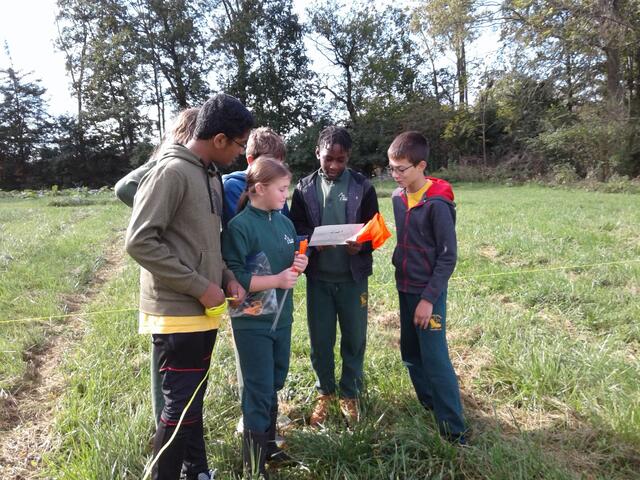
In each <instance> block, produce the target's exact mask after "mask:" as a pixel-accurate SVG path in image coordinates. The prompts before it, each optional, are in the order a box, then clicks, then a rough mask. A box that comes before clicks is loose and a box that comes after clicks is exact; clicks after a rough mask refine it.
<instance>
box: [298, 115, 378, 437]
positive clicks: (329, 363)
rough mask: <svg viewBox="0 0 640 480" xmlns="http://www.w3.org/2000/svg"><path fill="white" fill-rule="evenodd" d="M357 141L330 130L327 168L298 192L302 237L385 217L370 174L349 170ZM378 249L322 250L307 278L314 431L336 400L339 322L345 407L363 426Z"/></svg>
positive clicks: (324, 155) (322, 150) (325, 145)
mask: <svg viewBox="0 0 640 480" xmlns="http://www.w3.org/2000/svg"><path fill="white" fill-rule="evenodd" d="M351 145H352V141H351V137H350V135H349V133H348V132H347V131H346V130H345V129H344V128H340V127H334V126H332V127H327V128H325V129H324V130H322V132H320V136H319V138H318V145H317V147H316V157H317V158H318V160H319V161H320V168H319V169H318V170H317V171H316V172H314V173H312V174H311V175H309V176H307V177H305V178H303V179H302V180H300V182H299V183H298V185H297V187H296V189H295V191H294V192H293V199H292V200H291V214H290V217H291V220H292V221H293V224H294V225H295V227H296V232H297V233H298V235H307V236H309V237H310V236H311V234H312V233H313V230H314V228H315V227H318V226H320V225H337V224H351V223H367V222H368V221H369V220H371V219H372V218H373V217H374V216H375V214H376V213H378V197H377V196H376V191H375V189H374V188H373V185H371V182H369V181H368V180H367V179H366V178H365V177H364V176H363V175H361V174H360V173H357V172H354V171H353V170H351V169H349V168H346V167H347V163H348V161H349V155H350V154H351ZM371 252H372V248H371V243H370V242H366V243H364V244H358V243H355V242H351V243H349V244H348V245H346V246H337V247H327V248H315V249H314V251H313V252H312V254H311V256H310V258H309V266H308V268H307V270H306V273H307V322H308V326H309V339H310V341H311V365H312V366H313V369H314V371H315V374H316V377H317V382H316V388H317V390H318V393H319V397H318V399H317V401H316V405H315V408H314V410H313V413H312V415H311V420H310V425H311V426H317V425H319V424H322V423H324V422H325V420H326V417H327V413H328V408H329V405H330V403H331V402H332V401H333V399H334V398H335V394H336V381H335V373H334V367H335V366H334V356H333V348H334V345H335V342H336V317H337V321H338V322H339V323H340V332H341V335H342V338H341V341H340V353H341V355H342V376H341V379H340V384H339V389H340V391H339V393H340V409H341V411H342V413H343V415H345V417H346V418H347V420H348V421H349V422H350V423H353V422H355V421H357V420H358V417H359V410H358V402H357V399H358V396H359V395H360V392H361V390H362V383H363V382H362V379H363V363H364V351H365V346H366V338H367V307H368V277H369V276H370V275H371V274H372V272H373V259H372V256H371Z"/></svg>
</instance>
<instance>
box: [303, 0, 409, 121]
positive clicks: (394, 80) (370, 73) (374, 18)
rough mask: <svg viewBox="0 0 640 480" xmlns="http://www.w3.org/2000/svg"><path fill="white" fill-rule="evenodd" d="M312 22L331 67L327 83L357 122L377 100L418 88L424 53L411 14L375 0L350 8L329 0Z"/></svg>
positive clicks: (391, 100) (387, 101)
mask: <svg viewBox="0 0 640 480" xmlns="http://www.w3.org/2000/svg"><path fill="white" fill-rule="evenodd" d="M309 17H310V28H311V30H312V32H313V34H314V36H312V37H311V38H312V40H313V41H314V42H315V44H316V46H317V48H318V50H319V51H320V53H321V54H322V55H323V56H324V57H325V59H326V60H327V61H328V62H329V63H330V64H331V66H332V70H333V71H332V72H329V73H328V74H326V75H325V76H324V78H323V84H322V88H323V89H324V90H326V91H327V92H329V93H330V94H331V95H332V97H333V98H334V99H335V101H336V102H337V103H338V104H339V105H341V106H342V107H344V108H346V110H347V112H348V114H349V119H350V121H351V123H352V124H357V123H358V119H359V116H360V115H362V114H363V113H365V112H366V111H367V109H368V108H370V107H371V106H372V105H392V104H394V103H395V102H396V101H398V100H400V99H407V98H410V97H411V96H412V95H413V94H414V92H415V91H416V87H417V83H418V73H417V72H418V69H419V62H420V59H419V58H418V57H417V56H415V55H414V53H413V49H412V45H411V42H410V39H409V31H408V18H407V17H406V15H404V14H403V13H402V12H401V11H400V10H398V9H396V8H391V7H390V8H386V9H384V11H382V12H379V11H378V10H376V8H375V5H374V4H373V2H365V3H358V4H354V5H352V6H351V7H350V8H349V9H348V10H347V9H346V8H345V7H344V6H343V5H342V4H339V3H337V2H336V1H335V0H327V1H325V2H324V3H320V4H317V5H316V6H314V7H312V8H311V9H310V10H309Z"/></svg>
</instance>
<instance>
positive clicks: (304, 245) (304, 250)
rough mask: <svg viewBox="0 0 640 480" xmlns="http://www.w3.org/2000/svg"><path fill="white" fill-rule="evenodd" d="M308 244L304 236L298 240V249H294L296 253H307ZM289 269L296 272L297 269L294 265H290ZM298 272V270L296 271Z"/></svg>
mask: <svg viewBox="0 0 640 480" xmlns="http://www.w3.org/2000/svg"><path fill="white" fill-rule="evenodd" d="M308 245H309V240H307V239H306V238H305V239H304V240H302V241H300V247H299V248H300V250H296V255H298V254H301V255H305V254H306V253H307V246H308ZM291 270H293V271H295V272H297V271H298V270H297V269H296V268H295V267H291ZM298 273H300V272H298Z"/></svg>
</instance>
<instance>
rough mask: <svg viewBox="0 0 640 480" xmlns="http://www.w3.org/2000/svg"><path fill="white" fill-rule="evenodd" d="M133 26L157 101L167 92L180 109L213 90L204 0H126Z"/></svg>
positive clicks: (198, 100)
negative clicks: (210, 77)
mask: <svg viewBox="0 0 640 480" xmlns="http://www.w3.org/2000/svg"><path fill="white" fill-rule="evenodd" d="M126 2H127V5H128V8H129V13H130V21H131V24H132V28H133V29H134V30H135V31H136V33H137V34H138V37H139V39H140V40H139V41H140V44H139V47H140V48H141V49H142V51H143V58H144V61H145V63H146V65H148V66H149V69H150V72H149V76H150V77H151V78H152V79H153V81H154V82H155V86H154V89H157V91H155V100H156V101H157V102H162V105H161V106H160V103H158V105H159V109H162V110H161V111H160V112H159V113H160V114H161V115H160V116H164V110H163V109H164V100H163V98H164V92H163V90H166V93H167V94H168V95H169V98H170V101H171V103H172V104H173V105H174V106H175V107H176V108H178V109H184V108H188V107H189V106H192V105H197V104H200V103H201V102H202V101H204V100H205V99H206V98H207V97H208V96H209V93H210V89H209V86H208V83H207V75H208V74H209V72H210V70H211V62H210V61H208V59H207V54H206V44H207V43H208V42H207V36H206V34H205V33H206V31H207V30H206V23H205V18H206V15H205V11H206V7H207V6H208V5H207V2H206V1H204V0H202V1H200V0H196V1H187V0H126Z"/></svg>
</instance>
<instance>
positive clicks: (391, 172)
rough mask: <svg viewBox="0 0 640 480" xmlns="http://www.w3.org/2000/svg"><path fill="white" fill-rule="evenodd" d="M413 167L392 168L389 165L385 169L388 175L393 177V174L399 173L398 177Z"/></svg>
mask: <svg viewBox="0 0 640 480" xmlns="http://www.w3.org/2000/svg"><path fill="white" fill-rule="evenodd" d="M413 167H415V165H409V166H408V167H392V166H391V165H389V166H388V167H387V172H389V173H390V174H392V175H393V173H394V172H395V173H399V174H400V175H402V174H403V173H404V172H406V171H407V170H409V169H410V168H413Z"/></svg>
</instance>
